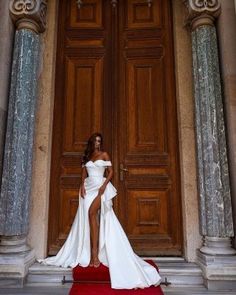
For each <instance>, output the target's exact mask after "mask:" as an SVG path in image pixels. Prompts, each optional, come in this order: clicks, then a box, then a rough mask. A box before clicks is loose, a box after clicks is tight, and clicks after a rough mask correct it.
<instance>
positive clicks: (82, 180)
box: [80, 166, 87, 198]
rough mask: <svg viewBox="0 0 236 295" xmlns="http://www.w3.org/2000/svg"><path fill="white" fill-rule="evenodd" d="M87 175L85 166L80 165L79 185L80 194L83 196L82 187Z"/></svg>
mask: <svg viewBox="0 0 236 295" xmlns="http://www.w3.org/2000/svg"><path fill="white" fill-rule="evenodd" d="M86 177H87V170H86V168H85V166H83V167H82V174H81V186H80V194H81V197H82V198H84V196H85V195H86V191H85V187H84V180H85V178H86Z"/></svg>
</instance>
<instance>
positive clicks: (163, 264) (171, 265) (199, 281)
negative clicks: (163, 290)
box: [153, 257, 203, 286]
mask: <svg viewBox="0 0 236 295" xmlns="http://www.w3.org/2000/svg"><path fill="white" fill-rule="evenodd" d="M153 260H154V262H155V263H156V264H157V265H158V267H159V271H160V275H161V277H162V280H163V281H165V280H166V281H167V282H169V283H171V286H188V285H191V286H202V285H203V277H202V271H201V269H200V267H199V266H198V265H197V264H195V263H192V262H186V261H185V260H184V259H183V258H174V257H173V258H172V257H170V258H168V257H167V258H153Z"/></svg>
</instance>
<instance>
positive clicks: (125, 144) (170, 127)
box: [48, 0, 182, 256]
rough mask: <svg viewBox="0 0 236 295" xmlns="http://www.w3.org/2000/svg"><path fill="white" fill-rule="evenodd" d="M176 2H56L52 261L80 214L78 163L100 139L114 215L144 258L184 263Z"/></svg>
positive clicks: (141, 0) (51, 198) (129, 0)
mask: <svg viewBox="0 0 236 295" xmlns="http://www.w3.org/2000/svg"><path fill="white" fill-rule="evenodd" d="M172 37H173V36H172V17H171V1H168V0H153V1H146V0H118V1H110V0H83V1H82V4H81V6H80V8H79V7H78V4H77V1H76V0H60V2H59V19H58V40H57V44H58V45H57V65H56V90H55V107H54V124H53V143H52V163H51V187H50V217H49V235H48V252H49V255H53V254H55V253H56V252H57V251H58V250H59V248H60V247H61V245H62V244H63V243H64V241H65V239H66V237H67V235H68V232H69V230H70V227H71V224H72V222H73V219H74V216H75V213H76V210H77V207H78V205H79V204H78V189H79V185H80V178H81V157H82V154H83V151H84V149H85V145H86V141H87V139H88V138H89V136H90V135H91V134H92V133H93V132H96V131H99V132H101V133H102V134H103V136H104V147H105V150H106V151H108V152H109V154H110V156H111V159H112V163H113V167H114V177H113V180H112V182H113V184H114V185H115V187H116V188H117V189H118V195H117V197H116V198H115V200H114V210H115V212H116V214H117V216H118V218H119V220H120V222H121V224H122V226H123V228H124V230H125V232H126V234H127V235H128V238H129V240H130V242H131V244H132V246H133V248H134V250H135V251H136V252H137V253H138V254H140V255H151V256H152V255H181V253H182V226H181V200H180V177H179V159H178V136H177V118H176V101H175V80H174V59H173V40H172Z"/></svg>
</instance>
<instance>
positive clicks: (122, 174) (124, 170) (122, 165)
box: [120, 164, 129, 181]
mask: <svg viewBox="0 0 236 295" xmlns="http://www.w3.org/2000/svg"><path fill="white" fill-rule="evenodd" d="M128 171H129V170H128V169H127V168H124V164H120V181H123V180H124V172H128Z"/></svg>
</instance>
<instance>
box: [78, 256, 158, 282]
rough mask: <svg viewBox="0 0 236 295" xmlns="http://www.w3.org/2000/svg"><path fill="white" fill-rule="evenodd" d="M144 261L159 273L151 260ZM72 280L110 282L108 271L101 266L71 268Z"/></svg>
mask: <svg viewBox="0 0 236 295" xmlns="http://www.w3.org/2000/svg"><path fill="white" fill-rule="evenodd" d="M146 261H147V262H148V263H150V264H151V265H153V266H154V267H155V268H156V269H157V271H159V270H158V268H157V266H156V264H155V263H154V262H153V261H152V260H146ZM73 279H74V280H75V281H80V282H93V281H96V282H97V281H99V282H110V275H109V269H108V267H106V266H105V265H103V264H100V266H99V267H98V268H95V267H81V266H76V267H75V268H73Z"/></svg>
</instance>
